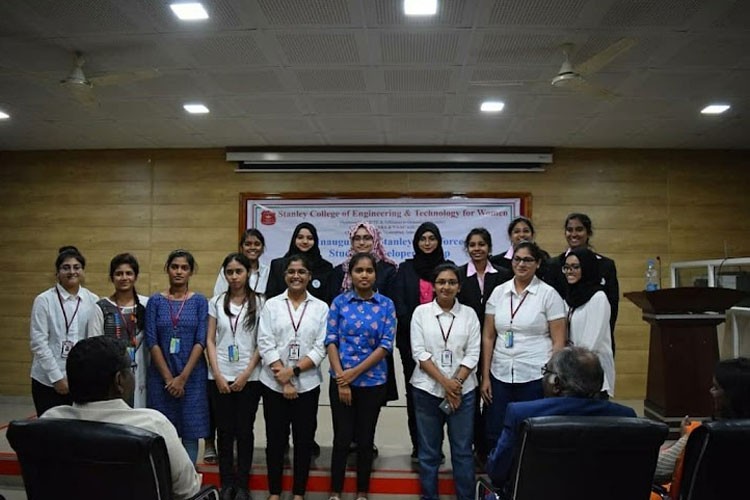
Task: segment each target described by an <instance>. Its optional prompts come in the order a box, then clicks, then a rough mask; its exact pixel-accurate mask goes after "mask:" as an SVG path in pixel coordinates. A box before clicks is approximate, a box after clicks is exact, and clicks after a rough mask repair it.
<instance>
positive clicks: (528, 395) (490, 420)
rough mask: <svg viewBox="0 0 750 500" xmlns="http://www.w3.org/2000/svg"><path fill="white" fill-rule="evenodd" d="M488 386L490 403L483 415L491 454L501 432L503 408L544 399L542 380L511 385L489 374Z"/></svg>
mask: <svg viewBox="0 0 750 500" xmlns="http://www.w3.org/2000/svg"><path fill="white" fill-rule="evenodd" d="M490 386H491V387H492V403H491V404H490V406H489V408H488V409H487V413H486V414H485V424H486V425H487V432H486V436H487V452H488V453H492V450H494V449H495V446H496V445H497V439H498V438H499V437H500V434H501V433H502V431H503V424H504V423H505V408H506V407H507V406H508V403H514V402H516V401H532V400H534V399H542V398H543V397H544V389H543V388H542V379H539V380H532V381H531V382H524V383H521V384H511V383H506V382H501V381H499V380H498V379H496V378H495V377H493V376H492V375H491V374H490Z"/></svg>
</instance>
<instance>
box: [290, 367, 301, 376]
mask: <svg viewBox="0 0 750 500" xmlns="http://www.w3.org/2000/svg"><path fill="white" fill-rule="evenodd" d="M301 372H302V370H300V367H299V366H295V367H294V368H292V373H294V376H295V377H299V374H300V373H301Z"/></svg>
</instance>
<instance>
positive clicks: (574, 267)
mask: <svg viewBox="0 0 750 500" xmlns="http://www.w3.org/2000/svg"><path fill="white" fill-rule="evenodd" d="M580 270H581V266H580V264H565V265H564V266H563V267H562V272H563V273H572V272H573V271H580Z"/></svg>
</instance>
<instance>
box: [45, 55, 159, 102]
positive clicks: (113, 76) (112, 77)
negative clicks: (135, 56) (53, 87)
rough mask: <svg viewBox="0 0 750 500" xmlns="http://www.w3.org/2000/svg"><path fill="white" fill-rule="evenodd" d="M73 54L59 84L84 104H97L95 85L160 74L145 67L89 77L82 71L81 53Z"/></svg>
mask: <svg viewBox="0 0 750 500" xmlns="http://www.w3.org/2000/svg"><path fill="white" fill-rule="evenodd" d="M74 56H75V65H74V66H73V69H72V70H71V71H70V73H69V74H68V76H66V77H65V78H63V79H62V80H60V85H61V86H63V87H65V88H67V89H68V90H70V91H71V93H72V94H73V96H74V97H75V98H76V99H77V100H78V101H79V102H80V103H81V104H83V105H84V106H89V107H91V106H96V105H97V100H96V95H95V94H94V92H93V89H94V88H96V87H106V86H111V85H123V84H127V83H132V82H137V81H141V80H148V79H151V78H156V77H158V76H160V73H159V70H158V69H147V70H137V71H125V72H120V73H109V74H104V75H100V76H94V77H91V78H89V77H87V76H86V74H85V73H84V72H83V66H84V64H85V63H86V59H85V57H84V56H83V53H81V52H78V51H76V52H75V54H74Z"/></svg>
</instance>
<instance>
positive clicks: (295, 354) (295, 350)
mask: <svg viewBox="0 0 750 500" xmlns="http://www.w3.org/2000/svg"><path fill="white" fill-rule="evenodd" d="M307 304H308V301H305V305H304V306H303V307H302V314H300V316H299V321H297V323H296V324H295V323H294V316H293V315H292V308H291V307H290V306H289V299H287V301H286V310H287V312H289V321H290V322H291V323H292V329H293V330H294V338H293V339H292V340H291V341H290V342H289V357H288V358H287V359H288V360H289V361H294V362H295V364H296V362H297V361H299V359H300V342H299V339H298V337H297V335H298V334H299V327H300V325H301V324H302V318H304V317H305V311H307Z"/></svg>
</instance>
